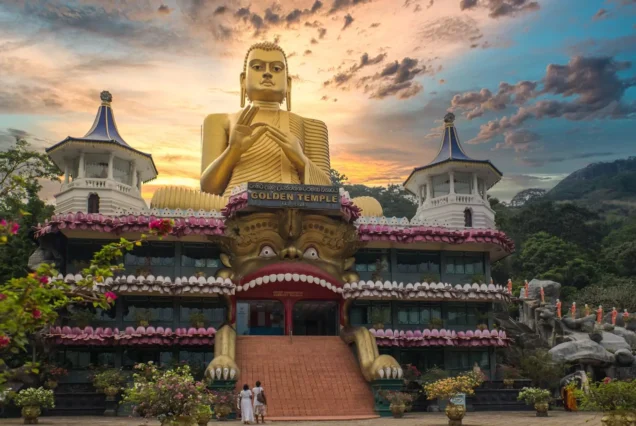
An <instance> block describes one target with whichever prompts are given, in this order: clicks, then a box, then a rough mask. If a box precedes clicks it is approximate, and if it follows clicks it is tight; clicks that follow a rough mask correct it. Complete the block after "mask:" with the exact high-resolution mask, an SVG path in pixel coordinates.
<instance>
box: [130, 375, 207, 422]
mask: <svg viewBox="0 0 636 426" xmlns="http://www.w3.org/2000/svg"><path fill="white" fill-rule="evenodd" d="M135 370H137V371H139V372H138V373H135V374H133V386H132V387H130V388H128V389H126V390H125V391H124V397H123V401H124V402H130V403H132V404H133V405H135V411H136V412H137V413H138V414H140V415H142V416H143V417H146V418H152V417H155V418H157V419H158V420H160V421H163V420H166V419H167V420H174V419H176V418H177V417H180V416H189V417H194V416H196V415H197V412H198V409H199V407H200V406H202V405H210V404H211V403H212V401H213V398H212V395H211V393H210V392H209V391H208V390H207V389H206V387H205V385H204V384H203V383H202V382H196V381H195V380H194V378H193V377H192V375H191V374H190V367H188V366H187V365H184V366H181V367H177V368H175V369H172V370H167V371H161V370H159V369H158V368H156V367H155V366H154V365H152V364H151V365H148V364H140V365H137V366H135Z"/></svg>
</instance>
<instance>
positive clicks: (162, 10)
mask: <svg viewBox="0 0 636 426" xmlns="http://www.w3.org/2000/svg"><path fill="white" fill-rule="evenodd" d="M157 12H159V13H160V14H162V15H170V13H171V12H172V9H170V8H169V7H168V6H166V5H165V4H162V5H161V6H159V8H158V9H157Z"/></svg>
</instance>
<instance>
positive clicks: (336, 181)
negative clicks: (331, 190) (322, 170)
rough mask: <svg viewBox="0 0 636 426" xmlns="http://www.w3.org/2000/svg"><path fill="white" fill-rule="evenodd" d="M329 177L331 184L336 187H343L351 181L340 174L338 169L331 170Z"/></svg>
mask: <svg viewBox="0 0 636 426" xmlns="http://www.w3.org/2000/svg"><path fill="white" fill-rule="evenodd" d="M329 177H330V178H331V184H332V185H335V186H342V185H344V184H345V183H346V182H347V181H348V180H349V178H348V177H347V176H345V175H343V174H340V172H339V171H338V170H336V169H330V170H329Z"/></svg>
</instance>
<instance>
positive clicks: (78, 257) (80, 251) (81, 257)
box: [66, 240, 121, 274]
mask: <svg viewBox="0 0 636 426" xmlns="http://www.w3.org/2000/svg"><path fill="white" fill-rule="evenodd" d="M111 242H112V241H108V240H106V241H104V240H101V241H91V240H71V241H69V242H68V244H67V248H66V259H67V264H66V273H68V274H78V273H80V272H82V269H84V268H87V267H88V266H89V264H90V261H91V259H92V258H93V255H94V254H95V253H96V252H97V251H99V250H101V249H102V247H103V246H104V245H105V244H108V243H111ZM113 263H114V264H118V263H121V259H117V260H115V261H114V262H113Z"/></svg>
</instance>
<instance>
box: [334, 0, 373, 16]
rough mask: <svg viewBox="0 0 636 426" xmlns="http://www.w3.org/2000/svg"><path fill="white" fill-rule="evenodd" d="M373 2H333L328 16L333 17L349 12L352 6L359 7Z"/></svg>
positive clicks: (364, 0) (347, 0)
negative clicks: (341, 12) (342, 12)
mask: <svg viewBox="0 0 636 426" xmlns="http://www.w3.org/2000/svg"><path fill="white" fill-rule="evenodd" d="M371 1H373V0H333V4H332V5H331V9H329V12H328V14H329V15H332V14H334V13H336V12H340V11H343V10H348V9H350V8H351V7H352V6H357V5H359V4H365V3H370V2H371Z"/></svg>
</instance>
